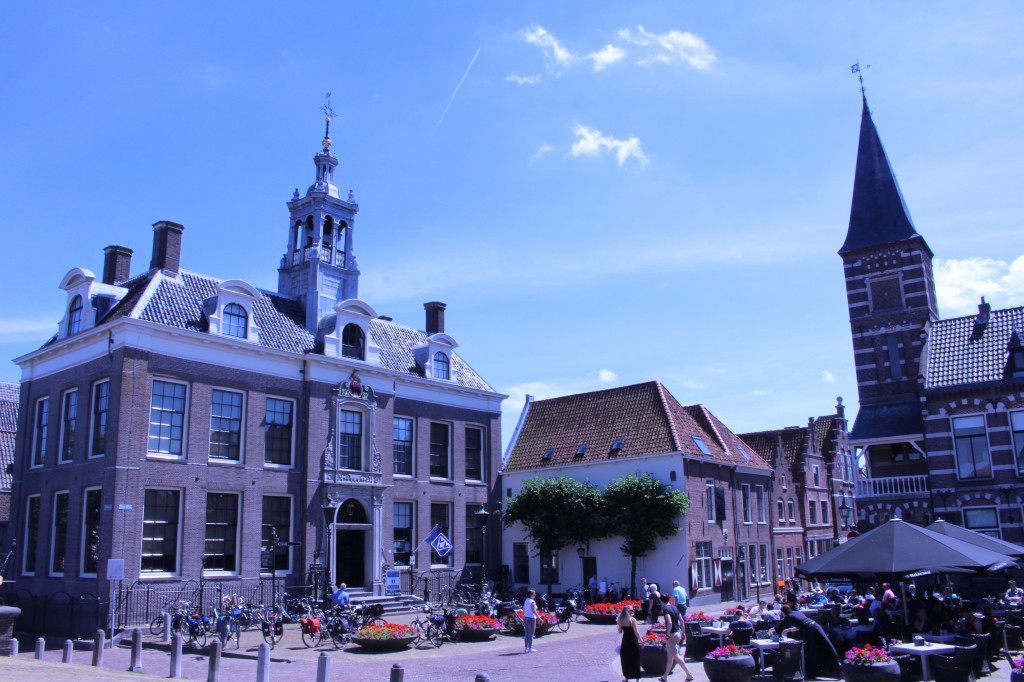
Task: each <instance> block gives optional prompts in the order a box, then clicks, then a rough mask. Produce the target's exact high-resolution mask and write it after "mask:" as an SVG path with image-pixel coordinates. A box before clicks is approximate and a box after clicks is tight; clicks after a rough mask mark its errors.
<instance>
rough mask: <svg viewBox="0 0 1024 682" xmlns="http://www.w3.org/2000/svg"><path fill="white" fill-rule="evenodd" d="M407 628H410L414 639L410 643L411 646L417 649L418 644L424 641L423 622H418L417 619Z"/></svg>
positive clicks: (424, 629)
mask: <svg viewBox="0 0 1024 682" xmlns="http://www.w3.org/2000/svg"><path fill="white" fill-rule="evenodd" d="M409 627H410V628H412V632H413V636H414V637H415V639H414V640H413V641H412V645H413V646H414V647H418V646H419V645H420V644H422V643H423V640H424V639H426V627H425V626H424V625H423V622H422V621H420V620H419V619H418V618H417V619H416V620H414V621H413V622H411V623H409Z"/></svg>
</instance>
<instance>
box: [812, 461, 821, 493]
mask: <svg viewBox="0 0 1024 682" xmlns="http://www.w3.org/2000/svg"><path fill="white" fill-rule="evenodd" d="M811 478H812V479H813V480H814V487H815V488H820V487H821V469H820V468H819V467H818V465H817V464H812V465H811Z"/></svg>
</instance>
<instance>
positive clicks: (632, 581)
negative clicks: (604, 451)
mask: <svg viewBox="0 0 1024 682" xmlns="http://www.w3.org/2000/svg"><path fill="white" fill-rule="evenodd" d="M629 596H630V597H632V598H633V599H636V556H631V557H629Z"/></svg>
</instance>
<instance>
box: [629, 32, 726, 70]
mask: <svg viewBox="0 0 1024 682" xmlns="http://www.w3.org/2000/svg"><path fill="white" fill-rule="evenodd" d="M619 38H620V39H621V40H623V41H624V42H627V43H631V44H633V45H636V46H638V47H643V48H647V51H646V54H645V55H644V56H643V57H641V58H640V59H638V60H637V64H640V65H641V66H650V65H651V64H655V63H661V64H671V63H673V62H676V61H679V62H682V63H684V64H686V65H688V66H690V67H691V68H694V69H698V70H701V71H703V70H705V69H708V68H710V67H711V65H712V64H713V63H714V62H715V60H716V59H717V57H716V56H715V53H714V51H713V50H712V49H711V47H710V46H709V45H708V44H707V42H706V41H705V40H704V39H703V38H701V37H700V36H699V35H696V34H695V33H690V32H689V31H678V30H675V29H673V30H671V31H669V32H667V33H662V34H657V33H651V32H649V31H647V30H645V29H644V27H643V26H637V27H636V33H633V32H632V31H630V30H629V29H628V28H624V29H620V30H619Z"/></svg>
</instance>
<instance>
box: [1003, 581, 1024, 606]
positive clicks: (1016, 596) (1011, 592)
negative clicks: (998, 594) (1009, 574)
mask: <svg viewBox="0 0 1024 682" xmlns="http://www.w3.org/2000/svg"><path fill="white" fill-rule="evenodd" d="M1005 596H1006V600H1007V601H1018V602H1019V601H1020V600H1021V598H1022V597H1024V588H1020V587H1017V581H1016V580H1011V581H1010V583H1009V586H1008V587H1007V590H1006V595H1005Z"/></svg>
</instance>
